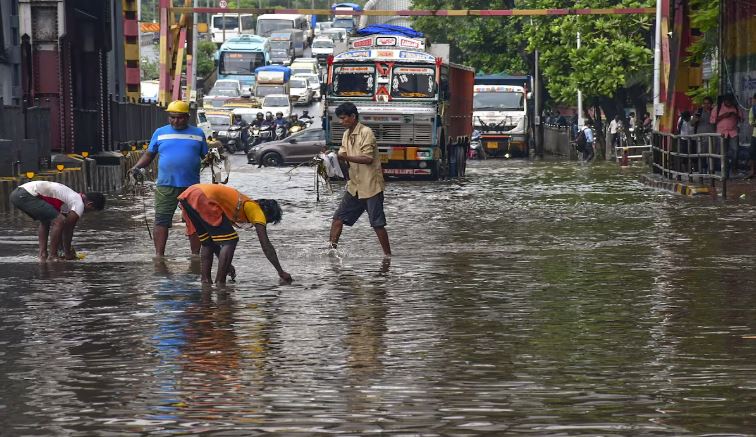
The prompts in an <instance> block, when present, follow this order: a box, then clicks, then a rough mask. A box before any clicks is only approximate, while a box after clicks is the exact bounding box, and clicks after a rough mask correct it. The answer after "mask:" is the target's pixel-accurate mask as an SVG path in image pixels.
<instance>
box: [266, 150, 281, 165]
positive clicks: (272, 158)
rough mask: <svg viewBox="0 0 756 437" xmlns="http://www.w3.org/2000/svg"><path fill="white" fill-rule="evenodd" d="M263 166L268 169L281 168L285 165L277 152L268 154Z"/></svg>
mask: <svg viewBox="0 0 756 437" xmlns="http://www.w3.org/2000/svg"><path fill="white" fill-rule="evenodd" d="M261 161H262V164H263V165H264V166H266V167H280V166H282V165H283V158H282V157H281V155H279V154H278V153H276V152H268V153H266V154H265V155H263V157H262V159H261Z"/></svg>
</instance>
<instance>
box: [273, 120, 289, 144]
mask: <svg viewBox="0 0 756 437" xmlns="http://www.w3.org/2000/svg"><path fill="white" fill-rule="evenodd" d="M287 136H289V130H288V129H286V126H283V125H280V124H279V125H277V126H276V137H275V139H276V141H279V140H282V139H284V138H286V137H287Z"/></svg>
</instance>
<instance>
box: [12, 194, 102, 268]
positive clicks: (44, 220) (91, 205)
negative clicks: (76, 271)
mask: <svg viewBox="0 0 756 437" xmlns="http://www.w3.org/2000/svg"><path fill="white" fill-rule="evenodd" d="M10 201H11V203H12V204H13V206H15V207H16V208H18V209H20V210H21V211H23V212H24V213H26V215H28V216H29V217H31V218H32V219H33V220H38V221H39V232H38V237H39V260H40V261H41V262H44V261H47V260H58V259H61V258H59V257H58V249H59V248H61V247H62V248H63V258H62V259H66V260H72V259H76V258H77V256H76V251H75V250H74V248H73V246H72V245H71V242H72V240H73V232H74V228H75V227H76V223H78V221H79V218H81V216H82V215H84V213H85V212H88V211H93V210H97V211H102V210H103V209H104V208H105V196H104V195H103V194H102V193H97V192H89V193H77V192H76V191H74V190H72V189H71V188H69V187H67V186H65V185H63V184H59V183H57V182H49V181H32V182H27V183H25V184H23V185H21V186H19V187H18V188H16V189H15V190H13V192H12V193H11V195H10ZM48 237H49V240H50V251H49V252H48V250H47V248H48V244H47V243H48Z"/></svg>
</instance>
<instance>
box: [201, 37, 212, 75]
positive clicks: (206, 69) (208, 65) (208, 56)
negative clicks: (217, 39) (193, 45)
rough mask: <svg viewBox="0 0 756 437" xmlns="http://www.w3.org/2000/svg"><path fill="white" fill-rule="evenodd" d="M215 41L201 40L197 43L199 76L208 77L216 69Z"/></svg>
mask: <svg viewBox="0 0 756 437" xmlns="http://www.w3.org/2000/svg"><path fill="white" fill-rule="evenodd" d="M214 55H215V43H214V42H212V41H200V43H199V44H198V45H197V76H199V77H208V76H209V75H210V73H212V72H213V70H214V69H215V60H214V58H213V56H214Z"/></svg>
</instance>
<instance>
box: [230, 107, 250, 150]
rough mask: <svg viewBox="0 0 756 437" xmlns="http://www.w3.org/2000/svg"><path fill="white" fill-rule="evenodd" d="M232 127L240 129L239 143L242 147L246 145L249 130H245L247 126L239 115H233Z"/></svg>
mask: <svg viewBox="0 0 756 437" xmlns="http://www.w3.org/2000/svg"><path fill="white" fill-rule="evenodd" d="M233 125H234V126H239V127H240V128H241V141H242V144H243V145H246V144H247V143H248V142H249V129H247V126H249V125H248V124H247V122H246V121H244V119H243V118H242V116H241V114H234V121H233Z"/></svg>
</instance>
